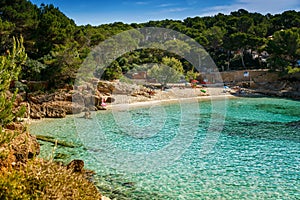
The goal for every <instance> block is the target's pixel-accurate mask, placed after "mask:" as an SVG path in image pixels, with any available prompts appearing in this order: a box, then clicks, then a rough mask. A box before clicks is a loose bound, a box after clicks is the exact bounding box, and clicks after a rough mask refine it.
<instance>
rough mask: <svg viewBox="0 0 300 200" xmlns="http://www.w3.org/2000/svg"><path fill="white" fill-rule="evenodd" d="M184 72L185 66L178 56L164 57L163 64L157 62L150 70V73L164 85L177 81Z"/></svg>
mask: <svg viewBox="0 0 300 200" xmlns="http://www.w3.org/2000/svg"><path fill="white" fill-rule="evenodd" d="M182 74H183V67H182V64H181V62H180V61H179V60H177V59H176V58H169V57H164V58H163V59H162V65H157V64H155V65H154V66H153V67H152V68H151V69H149V70H148V75H149V76H150V77H151V78H155V79H156V81H157V82H159V83H160V84H161V85H162V86H167V83H176V82H178V81H179V79H180V76H181V75H182Z"/></svg>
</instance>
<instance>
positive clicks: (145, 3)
mask: <svg viewBox="0 0 300 200" xmlns="http://www.w3.org/2000/svg"><path fill="white" fill-rule="evenodd" d="M135 4H136V5H147V4H149V2H148V1H137V2H135Z"/></svg>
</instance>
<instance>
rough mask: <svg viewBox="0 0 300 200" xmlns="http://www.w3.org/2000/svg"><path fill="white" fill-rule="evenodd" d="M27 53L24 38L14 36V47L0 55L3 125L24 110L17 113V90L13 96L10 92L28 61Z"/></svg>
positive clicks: (0, 108)
mask: <svg viewBox="0 0 300 200" xmlns="http://www.w3.org/2000/svg"><path fill="white" fill-rule="evenodd" d="M26 57H27V55H26V53H25V49H24V46H23V38H22V37H21V39H20V40H18V39H15V38H13V48H12V50H11V51H9V50H7V51H6V55H4V56H1V57H0V126H1V127H3V126H5V125H7V124H8V123H10V122H12V121H13V120H15V119H16V118H17V117H20V116H21V115H22V114H23V113H24V110H23V109H21V110H20V111H18V112H17V113H14V112H13V104H14V102H15V100H16V95H17V90H16V91H15V92H14V94H13V95H12V96H11V94H10V93H9V92H8V91H9V88H10V85H11V83H12V82H13V81H17V80H18V76H19V74H20V72H21V69H22V64H24V63H25V61H26Z"/></svg>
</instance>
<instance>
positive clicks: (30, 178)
mask: <svg viewBox="0 0 300 200" xmlns="http://www.w3.org/2000/svg"><path fill="white" fill-rule="evenodd" d="M0 199H93V200H94V199H101V195H100V193H99V191H98V190H97V188H96V187H95V186H94V185H93V183H91V182H89V181H88V180H87V179H86V177H85V175H84V174H83V173H74V172H72V170H68V169H67V168H66V167H65V166H62V165H60V164H58V163H54V162H45V161H43V160H41V159H34V160H31V161H29V162H28V163H27V164H26V165H21V166H19V167H15V168H13V169H11V170H3V171H1V172H0Z"/></svg>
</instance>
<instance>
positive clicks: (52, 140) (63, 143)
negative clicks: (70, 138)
mask: <svg viewBox="0 0 300 200" xmlns="http://www.w3.org/2000/svg"><path fill="white" fill-rule="evenodd" d="M36 138H37V139H38V140H41V141H45V142H50V143H53V144H57V145H60V146H63V147H69V148H75V147H79V146H80V145H75V144H73V143H71V142H66V141H62V140H57V139H55V138H54V137H51V136H45V135H36Z"/></svg>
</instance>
